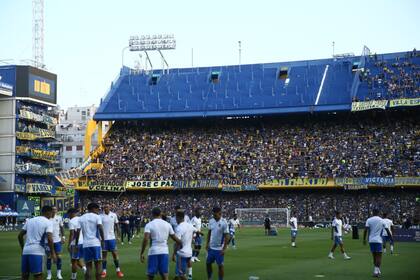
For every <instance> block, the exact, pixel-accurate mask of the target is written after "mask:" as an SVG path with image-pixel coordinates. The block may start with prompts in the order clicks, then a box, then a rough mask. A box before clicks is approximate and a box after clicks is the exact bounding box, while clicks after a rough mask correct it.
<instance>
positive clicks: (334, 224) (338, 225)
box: [331, 218, 343, 237]
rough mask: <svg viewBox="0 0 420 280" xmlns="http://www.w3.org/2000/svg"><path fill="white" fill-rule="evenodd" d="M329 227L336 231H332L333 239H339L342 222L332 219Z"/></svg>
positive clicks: (341, 233) (341, 231)
mask: <svg viewBox="0 0 420 280" xmlns="http://www.w3.org/2000/svg"><path fill="white" fill-rule="evenodd" d="M331 226H332V227H333V228H336V229H337V231H335V230H333V232H334V237H341V236H342V235H343V221H341V219H337V218H334V220H333V221H332V224H331Z"/></svg>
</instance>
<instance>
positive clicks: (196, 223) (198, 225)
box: [191, 216, 201, 232]
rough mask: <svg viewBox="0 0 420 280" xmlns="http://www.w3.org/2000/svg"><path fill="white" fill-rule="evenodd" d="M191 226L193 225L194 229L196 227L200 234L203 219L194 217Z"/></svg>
mask: <svg viewBox="0 0 420 280" xmlns="http://www.w3.org/2000/svg"><path fill="white" fill-rule="evenodd" d="M191 224H192V225H193V227H195V229H196V230H197V231H198V232H201V218H197V217H196V216H194V217H193V218H192V219H191Z"/></svg>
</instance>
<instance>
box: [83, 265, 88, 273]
mask: <svg viewBox="0 0 420 280" xmlns="http://www.w3.org/2000/svg"><path fill="white" fill-rule="evenodd" d="M82 270H83V273H84V274H85V273H86V270H87V268H86V265H84V266H83V267H82Z"/></svg>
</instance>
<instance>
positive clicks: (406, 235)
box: [393, 228, 420, 242]
mask: <svg viewBox="0 0 420 280" xmlns="http://www.w3.org/2000/svg"><path fill="white" fill-rule="evenodd" d="M393 237H394V241H397V242H420V229H404V228H395V229H394V232H393Z"/></svg>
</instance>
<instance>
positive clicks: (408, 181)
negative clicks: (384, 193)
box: [395, 177, 420, 186]
mask: <svg viewBox="0 0 420 280" xmlns="http://www.w3.org/2000/svg"><path fill="white" fill-rule="evenodd" d="M395 185H397V186H420V177H395Z"/></svg>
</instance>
